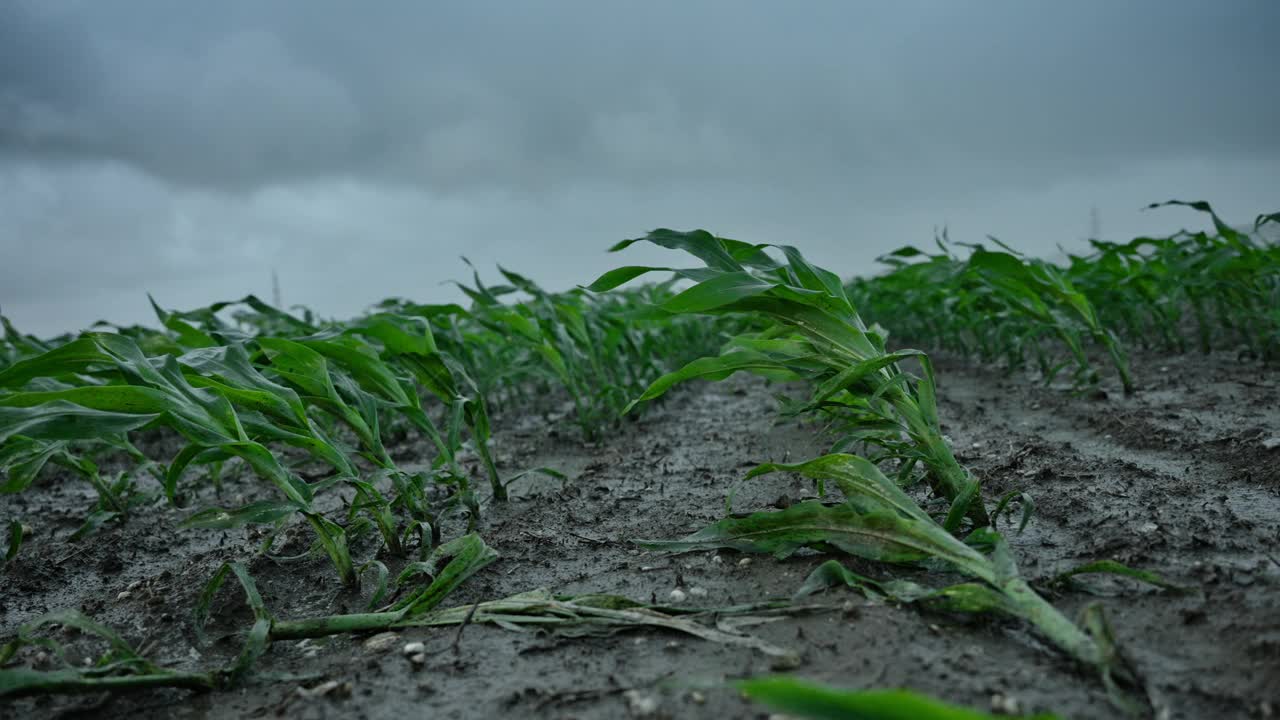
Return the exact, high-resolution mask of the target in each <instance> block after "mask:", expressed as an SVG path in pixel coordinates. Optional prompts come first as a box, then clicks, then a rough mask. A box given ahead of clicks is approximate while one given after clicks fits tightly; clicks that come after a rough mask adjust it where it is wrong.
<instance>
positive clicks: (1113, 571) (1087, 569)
mask: <svg viewBox="0 0 1280 720" xmlns="http://www.w3.org/2000/svg"><path fill="white" fill-rule="evenodd" d="M1092 573H1100V574H1106V575H1119V576H1121V577H1127V578H1132V579H1134V580H1139V581H1141V582H1144V583H1147V584H1148V585H1154V586H1155V587H1158V588H1160V589H1162V590H1170V591H1173V592H1186V591H1187V589H1186V588H1184V587H1182V586H1180V585H1174V584H1173V583H1171V582H1168V581H1166V580H1165V579H1164V578H1162V577H1160V576H1159V575H1157V574H1156V573H1153V572H1150V571H1147V570H1136V569H1134V568H1131V567H1129V566H1127V565H1124V564H1122V563H1119V562H1116V561H1115V560H1096V561H1094V562H1091V563H1086V564H1084V565H1081V566H1079V567H1075V568H1072V569H1070V570H1067V571H1066V572H1063V573H1059V574H1057V575H1055V576H1054V577H1053V579H1052V580H1050V581H1049V584H1051V585H1057V584H1060V583H1064V582H1067V581H1068V580H1069V579H1070V578H1073V577H1075V576H1076V575H1088V574H1092Z"/></svg>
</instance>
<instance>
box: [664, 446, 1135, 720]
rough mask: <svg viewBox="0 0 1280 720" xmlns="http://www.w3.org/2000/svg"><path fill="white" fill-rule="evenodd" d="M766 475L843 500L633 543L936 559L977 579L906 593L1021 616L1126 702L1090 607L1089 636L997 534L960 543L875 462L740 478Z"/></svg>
mask: <svg viewBox="0 0 1280 720" xmlns="http://www.w3.org/2000/svg"><path fill="white" fill-rule="evenodd" d="M773 472H795V473H799V474H801V475H803V476H804V477H807V478H810V479H813V480H815V481H817V482H820V483H825V482H831V483H834V484H835V485H836V486H837V487H839V488H840V490H841V492H842V493H843V494H844V497H845V501H844V502H843V503H841V504H838V505H824V504H822V503H821V502H818V501H807V502H802V503H798V504H796V505H792V506H791V507H789V508H787V509H785V510H780V511H773V512H759V513H753V514H750V515H747V516H744V517H729V518H726V519H724V520H721V521H719V522H717V523H715V524H713V525H711V526H709V527H707V528H705V529H703V530H701V531H699V532H696V533H694V534H692V535H689V536H688V537H685V538H681V539H679V540H643V541H639V542H640V544H641V545H642V546H643V547H646V548H649V549H652V550H658V551H663V552H688V551H696V550H708V549H714V548H732V549H735V550H739V551H743V552H760V553H771V554H773V555H775V556H777V557H780V558H782V557H787V556H789V555H791V554H792V553H794V552H795V551H796V550H798V549H800V548H803V547H813V548H818V549H824V548H835V549H838V550H841V551H843V552H846V553H849V554H852V555H857V556H859V557H862V558H866V559H868V560H873V561H878V562H885V563H894V564H918V563H922V562H941V563H943V564H945V565H946V566H947V567H948V568H950V569H952V570H955V571H957V572H960V573H961V574H964V575H967V576H969V577H971V578H973V579H975V580H977V582H970V583H962V584H959V585H953V586H950V587H947V588H944V589H941V590H936V591H932V592H929V593H926V594H923V595H921V594H913V595H912V596H910V597H909V598H908V599H913V600H918V599H926V600H928V601H931V604H934V605H936V606H940V607H943V608H945V609H949V610H959V611H966V612H999V613H1004V614H1007V615H1011V616H1014V617H1018V618H1022V619H1024V620H1026V621H1027V622H1030V623H1031V624H1032V625H1034V626H1035V627H1036V628H1037V629H1038V630H1039V631H1040V632H1041V633H1043V634H1044V636H1045V637H1047V638H1049V640H1051V641H1052V642H1053V643H1054V644H1055V645H1056V646H1058V647H1059V648H1060V649H1061V650H1062V651H1063V652H1065V653H1067V654H1068V655H1070V656H1071V657H1072V658H1074V659H1075V660H1076V661H1078V662H1080V663H1082V664H1084V665H1086V666H1088V667H1090V668H1093V669H1095V670H1096V671H1098V672H1099V673H1100V675H1101V676H1102V678H1103V680H1104V682H1105V683H1106V684H1107V686H1108V688H1109V689H1111V690H1112V691H1113V696H1114V698H1115V699H1116V701H1117V702H1118V703H1119V704H1122V705H1124V706H1125V707H1129V706H1131V705H1132V703H1131V702H1130V701H1128V700H1127V699H1126V698H1124V696H1123V695H1121V694H1120V692H1119V690H1118V687H1117V684H1116V683H1117V681H1120V682H1124V683H1132V682H1133V680H1134V678H1133V676H1132V675H1131V672H1130V671H1129V669H1128V668H1127V667H1126V665H1125V664H1124V661H1123V659H1122V658H1121V657H1120V656H1119V654H1118V653H1117V651H1116V649H1115V646H1114V642H1113V641H1112V639H1111V638H1110V634H1109V631H1108V630H1107V629H1106V625H1105V622H1104V621H1103V620H1102V616H1101V611H1100V610H1099V609H1098V608H1096V607H1092V608H1091V609H1089V610H1087V611H1086V615H1085V618H1086V622H1087V623H1088V625H1089V627H1090V630H1091V633H1092V634H1090V633H1086V632H1085V631H1083V630H1081V629H1080V628H1079V627H1077V626H1076V625H1075V624H1073V623H1072V622H1071V621H1070V620H1068V619H1067V618H1066V617H1064V616H1063V615H1062V614H1061V613H1060V612H1058V610H1057V609H1056V608H1054V607H1053V606H1052V605H1051V604H1049V603H1048V602H1047V601H1045V600H1044V599H1043V598H1042V597H1040V595H1039V594H1037V593H1036V592H1035V590H1034V589H1032V587H1031V586H1030V585H1029V584H1028V583H1027V581H1026V580H1025V579H1024V578H1023V577H1022V576H1021V575H1020V574H1019V573H1018V568H1017V565H1016V563H1015V562H1014V559H1013V556H1012V554H1011V553H1010V552H1009V549H1008V547H1007V545H1006V544H1005V541H1004V540H1003V538H1001V536H1000V535H999V534H998V533H996V532H994V531H993V530H990V529H987V528H984V529H980V530H979V531H978V532H976V533H974V535H972V536H970V538H969V540H968V541H967V542H966V541H962V540H960V539H958V538H956V537H955V536H954V535H952V534H951V533H950V532H948V531H947V530H946V529H945V528H943V527H942V526H941V525H939V524H938V523H937V522H936V521H934V519H933V518H932V517H930V516H929V514H928V513H926V512H925V511H924V510H923V509H922V508H921V507H920V506H919V505H918V504H917V503H916V502H915V500H913V499H912V498H911V497H910V496H908V495H907V494H906V493H905V492H903V491H902V489H901V488H900V487H898V485H897V484H896V483H894V482H893V481H892V480H890V479H889V478H887V477H885V475H884V474H883V473H881V472H880V470H879V468H877V467H876V466H875V464H873V463H871V462H870V461H868V460H866V459H865V458H861V457H858V456H856V455H846V454H833V455H824V456H822V457H819V458H815V459H813V460H810V461H808V462H803V463H797V464H792V465H783V464H774V463H767V464H764V465H760V466H759V467H757V468H755V469H754V470H752V471H751V472H750V473H749V474H748V475H747V477H748V478H751V477H757V476H760V475H764V474H767V473H773ZM977 545H986V546H989V547H990V548H991V549H992V552H991V554H990V555H989V556H988V555H984V554H983V553H982V552H981V551H980V550H979V549H978V547H977ZM811 582H812V581H811ZM807 584H808V583H807Z"/></svg>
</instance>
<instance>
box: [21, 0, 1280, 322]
mask: <svg viewBox="0 0 1280 720" xmlns="http://www.w3.org/2000/svg"><path fill="white" fill-rule="evenodd" d="M1278 21H1280V6H1277V5H1276V4H1275V3H1272V2H1267V0H1257V1H1255V2H1246V1H1243V0H1242V1H1240V2H1233V3H1212V2H1126V3H1107V2H1080V3H1045V2H1024V1H1016V0H1004V1H1003V2H986V3H956V2H944V1H941V0H939V1H936V2H910V3H870V2H866V3H862V2H858V3H855V2H826V3H819V2H814V3H805V4H803V5H788V4H766V3H741V2H728V1H725V2H703V3H675V2H651V3H645V4H643V5H641V4H638V3H625V4H624V3H600V2H556V3H532V2H497V1H496V0H495V1H493V2H473V3H466V4H462V3H458V4H444V3H429V4H428V3H416V2H400V3H396V2H384V3H377V4H367V5H366V6H360V7H357V6H354V5H351V4H350V3H344V2H337V1H336V0H313V1H312V2H306V3H302V2H294V3H288V2H281V3H259V2H251V1H248V0H239V1H232V2H224V3H217V4H198V5H194V4H190V3H171V2H165V1H164V0H136V1H132V2H117V3H100V2H92V1H90V0H82V1H81V2H69V1H66V0H64V1H63V2H59V3H44V2H34V1H30V2H21V1H14V2H9V3H6V4H4V5H3V7H0V191H2V194H0V303H3V305H4V307H5V311H6V313H8V314H12V315H15V316H16V317H17V319H18V320H19V322H20V324H21V321H22V320H23V319H24V317H25V318H27V319H28V320H29V322H28V325H30V326H33V327H37V328H39V329H41V330H44V331H51V330H54V329H61V328H66V327H75V326H77V325H83V324H85V323H87V322H88V321H90V320H91V319H94V318H93V317H91V316H94V315H98V314H104V315H105V314H109V313H118V317H121V318H123V319H125V320H138V319H143V318H145V309H146V306H145V296H144V295H143V294H142V290H143V289H144V288H149V289H154V290H157V291H161V290H164V289H169V290H170V294H172V295H173V297H174V299H173V300H172V301H169V304H171V305H179V304H183V303H186V304H203V303H206V302H209V301H211V300H214V299H218V298H223V297H230V296H234V295H236V294H239V293H241V292H243V291H244V290H245V289H256V290H258V291H259V292H261V291H262V289H263V287H264V285H265V283H266V280H265V278H268V277H269V268H270V267H272V266H277V267H279V268H280V272H281V276H282V278H283V280H284V282H285V286H286V290H289V291H290V292H289V293H288V294H289V295H291V296H292V299H295V300H297V301H301V302H307V303H309V304H313V305H316V306H317V307H318V308H320V309H321V310H322V311H326V312H332V313H338V314H345V313H351V312H355V311H358V310H359V308H360V307H361V306H363V305H364V304H366V303H369V302H373V301H375V300H377V299H379V298H380V297H383V296H385V295H388V294H410V295H415V296H418V297H422V296H424V295H439V294H441V293H447V292H448V291H447V290H444V289H442V288H440V287H439V286H438V283H439V281H440V280H443V279H445V278H447V277H453V276H458V275H461V274H462V273H461V268H460V266H459V264H458V262H457V261H456V259H455V258H456V256H457V255H458V254H461V253H466V254H468V255H470V256H472V257H473V259H475V260H477V261H479V262H481V263H482V264H483V263H488V264H490V265H491V264H492V263H493V262H495V261H501V262H503V263H504V264H508V265H510V266H512V267H515V268H519V269H521V270H522V271H526V272H528V274H530V275H532V276H534V277H537V278H540V279H543V280H544V281H545V282H546V283H547V284H548V285H551V286H553V287H565V286H568V285H571V284H573V283H576V282H583V281H586V280H588V279H590V275H591V273H592V272H595V271H598V270H599V269H603V268H604V267H606V266H607V265H608V264H609V263H610V262H611V259H610V258H606V257H602V256H600V254H599V252H598V251H599V249H600V248H602V247H603V246H605V245H607V244H608V243H609V242H611V241H612V240H614V239H617V238H619V237H623V236H629V235H634V234H637V233H640V232H643V231H644V230H646V229H648V228H649V227H652V226H657V225H668V226H695V225H697V226H708V227H710V228H712V229H714V230H717V231H718V232H722V233H726V234H732V233H736V234H739V235H741V236H744V237H752V238H759V239H783V238H781V237H779V236H786V237H785V239H787V240H788V241H791V242H796V243H799V244H801V245H802V246H804V247H807V248H812V252H813V253H814V254H815V255H816V256H818V257H820V258H822V259H823V260H824V261H826V262H828V263H830V264H832V265H835V266H837V267H838V268H844V269H846V271H847V272H854V271H858V270H865V269H866V266H865V263H866V261H867V260H869V259H870V258H871V257H873V256H874V254H875V252H879V251H882V250H884V249H887V248H890V247H893V246H896V245H899V244H902V243H904V242H918V241H921V240H927V239H928V236H929V233H930V232H931V230H932V228H933V227H934V226H935V225H939V224H942V223H951V224H952V227H953V229H961V228H962V229H964V230H965V231H967V232H969V233H971V234H972V235H974V236H980V235H981V234H982V233H985V232H994V233H996V234H1001V235H1002V236H1008V237H1009V239H1011V240H1012V241H1014V242H1017V243H1020V244H1022V245H1024V246H1028V247H1032V248H1033V249H1035V250H1037V251H1042V252H1050V251H1052V248H1053V246H1054V244H1055V243H1059V242H1072V241H1076V240H1078V238H1079V237H1080V235H1082V234H1083V232H1084V230H1085V228H1086V223H1087V215H1088V212H1089V207H1090V206H1098V207H1099V208H1100V211H1101V212H1102V216H1103V219H1104V230H1109V231H1112V232H1116V233H1123V232H1128V231H1130V230H1132V231H1134V232H1137V231H1141V230H1148V229H1153V227H1155V228H1159V227H1161V224H1162V223H1173V224H1175V225H1176V224H1180V223H1188V222H1195V219H1194V218H1190V217H1188V216H1186V215H1183V214H1178V213H1176V212H1173V213H1170V214H1167V215H1165V216H1162V217H1157V216H1152V215H1147V216H1139V215H1137V214H1136V212H1135V211H1136V208H1137V207H1139V206H1140V205H1142V204H1144V203H1145V202H1149V201H1153V200H1160V199H1166V197H1169V196H1174V195H1188V194H1195V195H1197V197H1198V196H1201V195H1203V196H1205V197H1207V198H1208V199H1210V200H1213V201H1215V202H1217V203H1218V204H1220V205H1222V206H1223V207H1224V209H1225V210H1227V211H1228V212H1230V213H1233V217H1234V218H1236V219H1239V220H1244V219H1246V217H1247V216H1248V217H1251V215H1249V214H1250V213H1255V212H1260V211H1262V210H1272V209H1274V207H1268V205H1270V206H1274V205H1275V204H1276V203H1275V202H1274V200H1275V199H1277V198H1276V196H1275V191H1274V188H1276V187H1280V133H1276V132H1275V131H1274V128H1276V127H1280V97H1278V96H1276V94H1275V93H1273V92H1270V91H1269V83H1271V82H1273V81H1274V79H1273V77H1272V76H1273V75H1274V71H1275V68H1276V67H1280V51H1277V50H1276V46H1275V44H1274V42H1273V41H1272V40H1271V39H1270V38H1269V37H1267V35H1266V33H1267V32H1268V31H1269V28H1274V27H1276V26H1277V22H1278ZM1164 218H1169V219H1168V220H1165V219H1164Z"/></svg>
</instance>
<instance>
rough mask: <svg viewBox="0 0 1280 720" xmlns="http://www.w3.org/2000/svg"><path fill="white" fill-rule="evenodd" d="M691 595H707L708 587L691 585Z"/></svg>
mask: <svg viewBox="0 0 1280 720" xmlns="http://www.w3.org/2000/svg"><path fill="white" fill-rule="evenodd" d="M689 595H691V596H693V597H706V596H707V589H706V588H704V587H691V588H689Z"/></svg>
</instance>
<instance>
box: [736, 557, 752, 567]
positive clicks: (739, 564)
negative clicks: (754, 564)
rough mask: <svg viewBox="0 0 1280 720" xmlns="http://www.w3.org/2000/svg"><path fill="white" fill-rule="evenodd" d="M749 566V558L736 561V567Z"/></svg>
mask: <svg viewBox="0 0 1280 720" xmlns="http://www.w3.org/2000/svg"><path fill="white" fill-rule="evenodd" d="M750 564H751V558H742V559H741V560H739V561H738V567H746V566H748V565H750Z"/></svg>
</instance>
